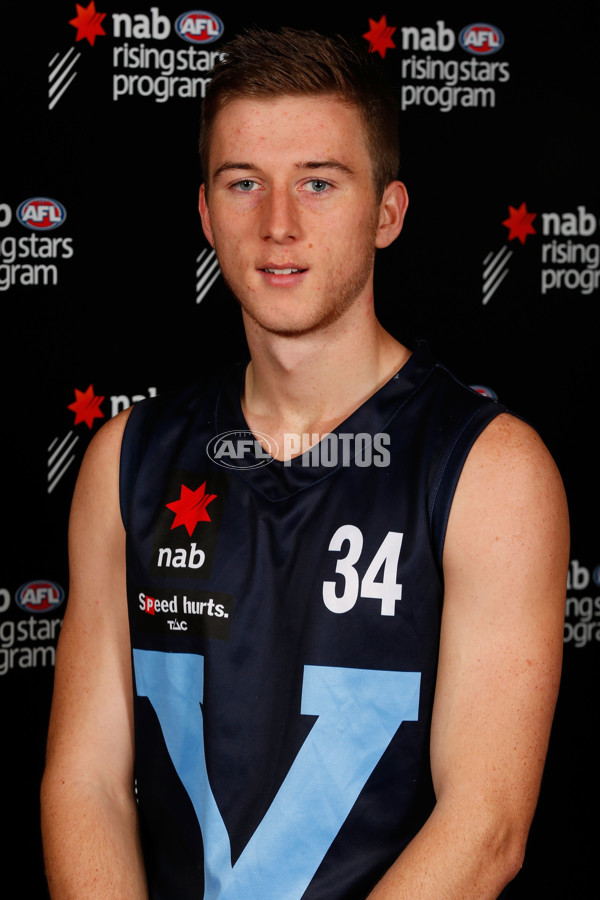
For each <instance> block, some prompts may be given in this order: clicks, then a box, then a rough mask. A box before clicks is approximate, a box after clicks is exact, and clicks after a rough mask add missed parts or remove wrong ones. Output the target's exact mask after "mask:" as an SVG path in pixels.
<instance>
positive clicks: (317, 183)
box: [308, 178, 329, 194]
mask: <svg viewBox="0 0 600 900" xmlns="http://www.w3.org/2000/svg"><path fill="white" fill-rule="evenodd" d="M308 184H310V185H312V191H313V193H315V194H322V193H323V191H326V190H327V188H328V187H329V182H328V181H322V180H321V179H320V178H313V179H312V181H309V182H308Z"/></svg>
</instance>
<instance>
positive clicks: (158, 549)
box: [151, 469, 229, 578]
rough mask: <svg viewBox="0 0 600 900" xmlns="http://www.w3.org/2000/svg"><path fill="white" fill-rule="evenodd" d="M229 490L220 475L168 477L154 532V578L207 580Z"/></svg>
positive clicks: (179, 473)
mask: <svg viewBox="0 0 600 900" xmlns="http://www.w3.org/2000/svg"><path fill="white" fill-rule="evenodd" d="M228 489H229V477H228V476H227V475H225V473H222V472H211V473H210V474H209V475H205V474H199V473H197V472H188V471H183V470H181V469H176V470H174V471H173V472H172V473H171V476H170V478H169V481H168V483H167V488H166V491H165V495H164V497H163V504H162V507H161V509H160V511H159V514H158V519H157V521H156V527H155V529H154V544H153V549H152V558H151V572H152V573H153V574H154V575H163V576H164V575H169V574H171V575H176V576H177V577H178V578H179V577H182V576H183V577H184V578H185V577H193V576H194V575H195V576H200V578H208V576H209V575H210V570H211V567H212V561H213V557H214V553H215V548H216V543H217V536H218V534H219V529H220V527H221V518H222V516H223V511H224V509H225V501H226V498H227V491H228Z"/></svg>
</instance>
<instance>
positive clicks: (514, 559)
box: [444, 413, 569, 592]
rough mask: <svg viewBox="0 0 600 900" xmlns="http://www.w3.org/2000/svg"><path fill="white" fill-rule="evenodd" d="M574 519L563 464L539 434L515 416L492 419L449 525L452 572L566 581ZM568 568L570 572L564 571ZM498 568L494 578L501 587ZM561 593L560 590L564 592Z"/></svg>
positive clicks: (476, 449)
mask: <svg viewBox="0 0 600 900" xmlns="http://www.w3.org/2000/svg"><path fill="white" fill-rule="evenodd" d="M568 547H569V522H568V510H567V501H566V496H565V491H564V487H563V483H562V479H561V476H560V473H559V471H558V467H557V466H556V463H555V461H554V459H553V457H552V455H551V454H550V452H549V451H548V449H547V447H546V446H545V444H544V442H543V441H542V439H541V437H540V436H539V434H538V433H537V432H536V431H535V429H534V428H532V427H531V426H530V425H528V424H527V423H526V422H524V421H522V420H521V419H519V418H517V417H516V416H513V415H511V414H508V413H503V414H501V415H499V416H497V417H496V419H494V420H492V422H491V423H490V424H489V425H488V426H487V427H486V428H485V429H484V431H483V432H482V433H481V435H480V436H479V437H478V439H477V440H476V441H475V444H474V445H473V448H472V449H471V452H470V453H469V456H468V457H467V461H466V463H465V466H464V469H463V472H462V475H461V477H460V480H459V484H458V487H457V490H456V495H455V498H454V502H453V505H452V509H451V513H450V518H449V522H448V534H447V540H446V547H445V553H444V561H445V568H446V569H450V568H451V567H452V566H456V565H457V564H458V565H460V566H461V567H463V566H464V565H465V563H467V564H468V566H472V567H473V569H474V571H475V572H478V571H479V572H480V573H481V571H482V570H483V571H485V570H486V569H487V572H488V574H490V575H491V573H492V571H493V569H494V566H496V567H500V566H501V567H502V569H503V570H505V571H506V568H507V567H510V568H511V569H512V570H513V572H515V573H516V571H517V570H520V571H521V575H522V576H523V577H524V576H525V572H527V571H533V570H536V569H537V570H538V571H540V570H545V572H546V575H549V574H551V575H552V576H553V577H554V578H555V579H556V583H557V584H559V585H560V584H561V583H562V580H563V577H562V576H563V574H565V576H566V566H567V564H568ZM563 569H564V573H563ZM500 580H501V579H500V572H499V571H497V570H496V574H495V576H494V581H495V582H496V583H499V581H500ZM559 592H560V588H559Z"/></svg>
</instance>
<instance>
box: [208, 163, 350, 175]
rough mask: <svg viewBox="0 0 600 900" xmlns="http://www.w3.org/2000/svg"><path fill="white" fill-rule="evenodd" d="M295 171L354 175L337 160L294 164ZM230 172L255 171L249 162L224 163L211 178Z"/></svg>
mask: <svg viewBox="0 0 600 900" xmlns="http://www.w3.org/2000/svg"><path fill="white" fill-rule="evenodd" d="M296 168H297V169H310V170H312V171H314V170H315V169H337V170H338V171H339V172H343V173H344V174H345V175H354V171H353V170H352V169H351V168H350V167H349V166H347V165H345V164H344V163H342V162H340V161H339V160H337V159H308V160H305V161H303V162H298V163H296ZM231 170H236V171H242V172H252V171H256V166H255V165H254V164H253V163H251V162H241V161H240V162H233V161H232V162H224V163H223V164H222V165H220V166H219V167H218V168H217V169H215V171H214V172H213V176H212V177H213V178H217V177H218V176H219V175H221V173H222V172H229V171H231Z"/></svg>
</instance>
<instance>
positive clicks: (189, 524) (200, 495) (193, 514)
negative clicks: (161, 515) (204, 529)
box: [167, 482, 217, 537]
mask: <svg viewBox="0 0 600 900" xmlns="http://www.w3.org/2000/svg"><path fill="white" fill-rule="evenodd" d="M216 496H217V495H216V494H207V493H206V482H204V484H201V485H200V487H199V488H196V490H195V491H192V490H190V488H188V487H186V486H185V484H182V485H181V494H180V497H179V500H174V501H173V502H172V503H167V509H170V510H172V511H173V512H174V513H175V519H174V520H173V524H172V525H171V531H172V530H173V529H174V528H177V526H178V525H184V526H185V528H186V530H187V533H188V534H189V536H190V537H191V536H192V534H193V532H194V528H195V527H196V525H197V524H198V522H210V521H211V518H210V516H209V514H208V513H207V512H206V507H207V506H208V504H209V503H212V501H213V500H214V499H215V498H216Z"/></svg>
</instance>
